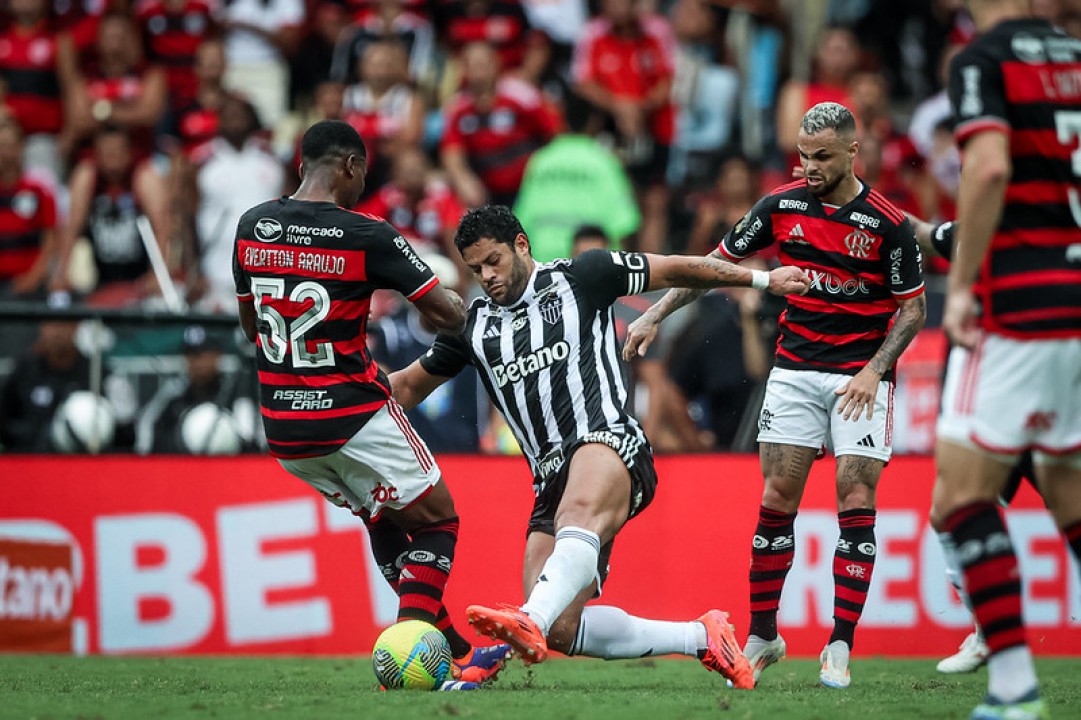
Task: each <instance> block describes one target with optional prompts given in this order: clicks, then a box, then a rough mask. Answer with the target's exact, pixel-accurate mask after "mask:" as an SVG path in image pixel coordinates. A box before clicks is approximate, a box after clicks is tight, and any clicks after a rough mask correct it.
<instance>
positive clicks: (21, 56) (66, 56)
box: [0, 0, 75, 183]
mask: <svg viewBox="0 0 1081 720" xmlns="http://www.w3.org/2000/svg"><path fill="white" fill-rule="evenodd" d="M7 9H8V16H9V19H10V22H9V23H8V24H7V25H6V27H5V28H4V29H3V31H2V32H0V76H2V77H3V80H4V83H5V86H6V88H7V93H6V101H7V105H8V107H9V108H10V109H11V112H12V114H13V115H14V117H15V120H16V121H18V123H19V125H20V126H21V127H22V131H23V133H24V134H25V153H26V157H25V166H26V168H27V169H28V170H41V171H44V172H46V173H48V176H49V181H50V182H52V183H59V181H60V180H61V179H62V178H63V176H64V171H63V163H62V161H61V157H60V149H59V135H60V134H61V131H62V130H63V128H64V98H65V94H66V93H67V92H69V91H70V89H71V85H72V82H73V81H74V78H75V46H74V45H73V44H72V41H71V36H70V35H68V34H67V33H64V32H60V31H59V30H57V26H56V23H54V22H53V21H52V20H51V19H50V18H49V6H48V3H47V1H46V0H10V1H9V2H8V5H7Z"/></svg>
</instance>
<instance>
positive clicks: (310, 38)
mask: <svg viewBox="0 0 1081 720" xmlns="http://www.w3.org/2000/svg"><path fill="white" fill-rule="evenodd" d="M309 7H310V8H311V10H310V12H309V13H308V26H307V29H306V30H305V32H304V33H303V35H302V36H301V38H300V40H299V42H298V46H297V50H296V52H294V53H293V54H292V56H291V57H290V59H289V101H290V104H291V106H292V108H293V109H294V110H295V111H296V112H299V113H306V112H308V111H309V110H310V109H311V106H312V103H313V102H314V91H315V88H317V87H318V86H319V83H321V82H323V81H325V80H327V79H329V78H330V77H331V69H332V67H333V65H334V52H335V49H336V47H337V44H338V39H339V38H340V37H341V36H342V35H343V34H344V33H345V31H344V30H343V29H342V28H344V27H345V26H346V25H347V24H348V22H349V16H348V13H347V12H346V9H345V7H344V5H342V4H341V3H338V2H335V1H334V0H318V1H317V2H315V3H314V5H311V4H309Z"/></svg>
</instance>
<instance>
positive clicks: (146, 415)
mask: <svg viewBox="0 0 1081 720" xmlns="http://www.w3.org/2000/svg"><path fill="white" fill-rule="evenodd" d="M182 351H183V353H184V364H185V366H186V369H187V372H186V374H185V375H184V376H182V377H175V378H172V379H171V380H169V381H168V382H165V383H163V384H162V385H161V386H160V387H159V388H158V391H157V393H155V394H154V396H153V397H152V398H151V399H150V400H149V402H147V403H146V405H145V407H144V408H143V411H142V412H141V413H140V415H139V418H138V420H137V421H136V426H135V452H137V453H139V454H140V455H145V454H147V453H150V452H153V453H173V454H233V453H235V452H239V451H241V450H244V449H251V448H252V442H251V438H252V432H251V431H252V428H248V429H245V427H244V425H245V423H243V422H240V421H238V418H254V417H255V416H256V415H257V414H258V413H257V411H256V409H255V406H254V402H253V401H252V399H251V398H250V397H247V396H244V395H242V394H240V393H239V392H238V390H239V388H238V387H237V383H236V382H235V378H233V377H231V376H226V375H224V374H223V373H222V371H221V358H222V353H221V347H220V345H219V343H218V342H217V341H216V340H215V339H214V338H213V337H212V336H211V335H210V334H208V333H207V331H206V328H204V327H202V326H201V325H192V326H190V327H188V328H185V330H184V339H183V343H182ZM204 403H209V404H210V406H211V407H213V408H216V410H217V412H211V413H208V414H207V415H208V417H207V418H206V419H205V420H204V418H203V417H201V416H199V417H197V416H195V413H193V412H192V411H193V410H194V411H196V412H199V411H201V410H203V408H202V407H201V406H203V405H204ZM197 409H198V410H197ZM204 422H207V423H209V424H210V425H211V427H199V425H201V424H203V423H204ZM209 434H217V435H218V437H217V438H211V437H208V435H209ZM234 448H235V449H234ZM230 451H231V452H230Z"/></svg>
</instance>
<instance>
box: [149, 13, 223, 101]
mask: <svg viewBox="0 0 1081 720" xmlns="http://www.w3.org/2000/svg"><path fill="white" fill-rule="evenodd" d="M135 20H136V22H137V23H138V25H139V29H140V30H141V31H142V35H143V43H144V44H145V46H146V55H147V59H148V60H149V61H150V62H152V63H155V64H157V65H160V66H161V67H163V68H164V69H165V78H166V83H167V85H168V86H169V105H170V107H172V108H173V109H176V108H180V107H184V106H185V105H188V104H190V103H191V102H192V101H193V100H194V99H195V91H196V89H197V86H198V84H199V80H198V78H197V77H196V76H195V71H194V68H193V65H194V62H195V52H196V50H197V49H198V47H199V45H200V44H201V43H202V42H203V41H204V40H206V39H207V38H209V37H212V36H213V35H215V34H216V33H217V32H218V27H217V24H216V23H215V22H214V18H213V16H212V12H211V6H210V4H209V3H208V2H206V0H147V2H146V3H145V4H143V5H142V6H141V7H140V8H139V9H138V11H137V12H136V15H135Z"/></svg>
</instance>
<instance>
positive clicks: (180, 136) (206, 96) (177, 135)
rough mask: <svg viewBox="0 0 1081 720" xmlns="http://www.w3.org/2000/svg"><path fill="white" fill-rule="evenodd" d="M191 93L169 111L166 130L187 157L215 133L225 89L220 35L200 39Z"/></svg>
mask: <svg viewBox="0 0 1081 720" xmlns="http://www.w3.org/2000/svg"><path fill="white" fill-rule="evenodd" d="M193 71H194V73H195V78H196V87H195V95H194V97H193V98H192V99H191V101H190V102H188V103H187V104H186V105H183V106H181V107H179V108H176V109H175V110H174V111H173V112H172V113H171V123H170V126H171V127H170V128H169V130H168V134H169V136H170V137H171V138H173V139H174V140H175V142H176V144H177V149H178V150H179V151H180V152H181V153H182V154H183V155H184V156H185V157H187V158H190V157H191V154H192V152H194V151H195V149H196V148H198V147H199V146H200V145H203V144H204V143H207V142H210V141H211V140H213V139H214V136H215V135H217V134H218V115H219V113H220V111H221V106H222V104H223V103H224V102H225V97H226V95H227V94H228V91H226V89H225V85H224V83H223V78H224V77H225V44H224V42H223V41H222V40H221V39H220V38H212V39H209V40H204V41H203V43H202V44H201V45H199V48H198V49H197V50H196V51H195V65H194V68H193Z"/></svg>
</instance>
